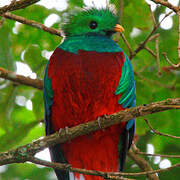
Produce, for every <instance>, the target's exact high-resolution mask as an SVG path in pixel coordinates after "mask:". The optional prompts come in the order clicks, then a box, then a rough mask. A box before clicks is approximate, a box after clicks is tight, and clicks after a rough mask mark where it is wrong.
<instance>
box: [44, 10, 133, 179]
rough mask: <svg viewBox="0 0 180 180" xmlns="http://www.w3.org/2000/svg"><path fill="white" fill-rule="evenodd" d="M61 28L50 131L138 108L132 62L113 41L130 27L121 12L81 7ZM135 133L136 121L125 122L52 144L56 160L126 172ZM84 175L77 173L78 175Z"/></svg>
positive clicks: (49, 73)
mask: <svg viewBox="0 0 180 180" xmlns="http://www.w3.org/2000/svg"><path fill="white" fill-rule="evenodd" d="M61 28H62V31H63V33H64V39H63V42H61V44H60V45H59V46H58V47H57V48H56V49H55V50H54V52H53V54H52V55H51V57H50V60H49V61H48V63H47V65H46V68H45V75H44V88H43V94H44V106H45V129H46V135H50V134H53V133H55V132H57V131H59V130H61V129H62V128H70V127H73V126H76V125H79V124H81V123H86V122H89V121H93V120H96V119H98V118H99V117H103V116H107V115H111V114H114V113H117V112H119V111H121V110H124V109H127V108H131V107H135V106H136V88H135V81H134V73H133V69H132V65H131V62H130V60H129V59H128V56H127V55H126V54H125V53H124V52H123V50H122V49H121V48H120V47H119V45H118V44H117V43H116V42H115V41H113V35H114V34H115V33H117V32H123V31H124V28H123V27H122V26H121V25H120V24H119V23H118V16H117V15H116V13H115V12H114V11H113V10H112V9H111V8H109V7H106V8H96V7H91V8H88V9H87V8H86V9H80V10H79V9H78V10H76V11H75V12H73V13H70V14H68V15H67V17H66V20H65V22H64V23H63V24H62V27H61ZM134 134H135V119H131V120H129V121H127V122H121V123H120V124H118V125H113V126H111V127H108V128H106V129H104V130H102V129H100V130H98V131H96V132H92V133H89V134H87V135H83V136H79V137H76V138H74V139H72V140H70V141H67V142H65V143H61V144H57V145H54V146H52V147H49V151H50V156H51V160H52V161H53V162H57V163H67V164H71V165H72V167H75V168H84V169H88V170H97V171H104V172H112V171H123V169H124V165H125V160H126V154H127V152H128V150H129V148H130V146H131V144H132V140H133V137H134ZM55 173H56V176H57V178H58V180H70V179H72V176H70V173H69V172H67V171H63V170H57V169H55ZM81 176H82V175H80V174H78V173H74V178H73V179H81ZM83 178H84V179H85V180H102V179H103V178H102V177H98V176H90V175H83Z"/></svg>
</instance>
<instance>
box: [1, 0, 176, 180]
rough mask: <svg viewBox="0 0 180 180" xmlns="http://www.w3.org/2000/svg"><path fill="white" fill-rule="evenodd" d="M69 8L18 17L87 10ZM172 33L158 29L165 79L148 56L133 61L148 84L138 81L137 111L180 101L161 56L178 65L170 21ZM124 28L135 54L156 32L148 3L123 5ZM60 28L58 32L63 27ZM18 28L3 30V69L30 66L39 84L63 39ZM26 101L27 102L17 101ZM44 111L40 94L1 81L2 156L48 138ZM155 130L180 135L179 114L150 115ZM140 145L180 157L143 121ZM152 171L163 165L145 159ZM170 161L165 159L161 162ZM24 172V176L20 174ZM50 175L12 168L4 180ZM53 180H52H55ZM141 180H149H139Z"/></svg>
mask: <svg viewBox="0 0 180 180" xmlns="http://www.w3.org/2000/svg"><path fill="white" fill-rule="evenodd" d="M111 3H113V4H114V6H115V7H117V10H118V13H119V11H120V10H121V9H122V8H120V7H119V1H118V3H117V0H111ZM68 5H69V6H68V8H67V10H65V11H61V12H60V11H57V10H55V9H46V8H45V7H42V6H39V5H32V6H30V7H27V8H26V9H22V10H18V11H16V12H15V14H17V15H20V16H23V17H26V18H28V19H32V20H35V21H38V22H40V23H44V21H45V19H46V17H47V16H48V15H50V14H52V13H55V14H58V15H59V16H60V17H61V19H62V18H63V17H64V16H65V15H66V13H67V12H68V10H70V9H73V8H76V7H77V6H78V7H83V1H82V0H81V1H75V0H69V1H68ZM162 13H165V8H164V7H161V6H159V7H158V8H156V10H155V12H154V14H155V19H156V20H157V21H158V19H159V16H160V14H162ZM171 18H172V20H173V27H172V28H170V29H169V30H164V29H162V28H159V29H158V30H157V32H158V33H159V34H160V36H159V49H160V60H161V61H160V65H161V72H162V75H161V76H160V77H158V76H157V64H156V59H155V58H154V57H153V56H152V55H151V54H150V53H148V52H147V51H145V50H142V51H140V52H139V53H138V54H137V56H135V57H134V58H133V60H132V64H133V67H134V70H135V71H136V72H138V73H140V74H141V75H142V76H143V77H144V79H142V78H140V77H139V76H135V80H136V88H137V105H141V104H147V103H151V102H154V101H159V100H163V99H165V98H170V97H171V98H173V97H178V96H179V95H180V93H179V92H180V72H179V71H164V67H165V66H168V63H167V62H166V61H165V59H164V58H163V56H162V52H167V54H168V57H169V58H170V59H172V61H173V62H174V63H176V62H177V61H176V59H177V39H178V33H177V29H178V21H177V16H176V15H174V16H172V17H171ZM121 22H122V25H123V26H124V28H125V36H126V38H127V40H128V41H129V43H130V45H131V47H132V49H135V48H136V47H137V46H138V44H139V43H140V42H142V41H143V40H144V39H145V38H146V37H147V35H148V34H149V33H150V32H151V30H152V26H153V23H152V18H151V14H150V11H149V9H148V6H147V4H146V3H145V1H144V0H138V1H128V0H124V7H123V17H121ZM61 23H62V22H60V27H61ZM53 27H54V28H59V24H58V23H55V24H53ZM14 28H15V22H13V21H11V20H6V21H5V23H4V24H3V26H2V27H0V67H3V68H6V69H8V70H11V71H16V66H15V65H16V62H17V61H21V62H23V63H25V64H27V65H28V66H29V67H30V68H31V70H32V71H33V72H35V73H36V75H37V77H38V78H41V79H42V78H43V72H44V68H45V64H46V63H47V62H48V61H47V59H46V58H45V57H44V56H43V54H42V51H43V50H46V51H53V50H54V49H55V47H56V46H58V44H59V43H60V41H61V39H62V38H61V37H58V36H55V35H51V34H49V33H47V32H44V31H41V30H39V29H35V28H32V27H29V26H26V25H23V24H20V25H18V28H16V30H17V33H14ZM134 28H138V29H139V32H140V33H139V34H136V35H134V36H132V31H133V29H134ZM118 43H119V45H120V47H121V48H122V49H123V50H124V51H125V52H126V53H127V55H128V49H127V46H126V45H125V44H124V42H123V40H122V39H120V40H119V42H118ZM147 46H148V47H149V48H151V49H152V50H153V51H155V42H154V41H152V42H148V45H147ZM19 96H23V97H24V99H25V102H22V100H18V97H19ZM28 100H30V101H32V110H31V108H27V101H28ZM43 115H44V107H43V99H42V92H41V91H39V90H36V89H33V88H30V87H26V86H22V85H17V84H13V83H12V82H10V81H7V80H4V79H0V151H6V150H8V149H11V148H15V147H17V146H19V145H24V144H26V143H28V142H31V141H32V140H34V139H37V138H39V137H41V136H43V135H44V125H43V124H42V123H41V122H40V120H41V119H43ZM146 118H147V119H148V120H149V121H150V122H151V124H152V126H153V127H154V128H155V129H158V130H159V131H161V132H164V133H168V134H173V135H178V133H179V129H180V124H179V122H178V120H179V119H180V113H179V112H178V111H177V110H171V111H168V112H163V113H158V114H154V115H148V116H147V117H146ZM136 135H137V139H138V141H137V145H138V147H139V148H140V149H141V150H142V151H145V152H146V151H147V144H152V145H153V146H154V149H155V152H156V153H161V154H175V153H178V152H179V151H180V146H179V144H178V143H177V142H176V139H169V138H166V137H161V136H157V135H155V134H153V133H151V132H150V130H149V128H148V127H147V125H146V124H145V122H144V119H143V118H139V119H138V120H137V125H136ZM146 159H147V160H148V161H149V162H150V164H151V165H152V167H153V169H157V168H159V162H158V163H156V164H155V163H154V160H155V158H149V157H147V158H146ZM163 159H166V158H161V160H163ZM169 160H170V161H171V163H172V164H174V163H177V159H169ZM22 169H23V171H22ZM138 170H139V168H138V167H137V166H135V165H134V162H132V161H131V160H130V159H128V161H127V167H126V172H137V171H138ZM51 172H52V170H51V169H47V168H38V167H37V166H35V165H33V164H24V165H22V164H16V165H9V166H8V167H7V168H6V169H5V170H4V171H3V172H2V173H1V175H0V177H1V179H14V178H15V177H17V178H18V179H20V180H21V179H22V180H23V179H32V180H33V179H34V180H35V179H41V180H46V179H50V173H51ZM159 177H160V179H163V180H166V179H167V180H169V179H171V177H173V179H174V180H176V179H179V177H178V169H174V170H171V171H168V172H166V173H162V174H159ZM136 178H137V177H136ZM51 179H53V178H52V177H51ZM137 179H139V180H140V179H145V177H144V176H143V177H138V178H137Z"/></svg>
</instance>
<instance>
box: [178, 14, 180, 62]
mask: <svg viewBox="0 0 180 180" xmlns="http://www.w3.org/2000/svg"><path fill="white" fill-rule="evenodd" d="M178 22H179V28H178V34H179V39H178V58H179V59H180V12H178Z"/></svg>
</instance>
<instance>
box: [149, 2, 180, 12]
mask: <svg viewBox="0 0 180 180" xmlns="http://www.w3.org/2000/svg"><path fill="white" fill-rule="evenodd" d="M151 1H153V2H154V3H156V4H161V5H163V6H166V7H168V8H169V9H172V10H173V11H174V12H175V13H177V12H178V11H179V10H180V7H177V6H174V5H172V4H171V3H169V2H168V1H164V0H151Z"/></svg>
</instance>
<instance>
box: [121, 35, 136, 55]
mask: <svg viewBox="0 0 180 180" xmlns="http://www.w3.org/2000/svg"><path fill="white" fill-rule="evenodd" d="M120 35H121V37H122V39H123V41H124V43H125V44H126V46H127V47H128V50H129V54H130V57H131V56H132V55H133V50H132V48H131V46H130V44H129V42H128V41H127V39H126V37H125V36H124V34H123V33H120Z"/></svg>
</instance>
